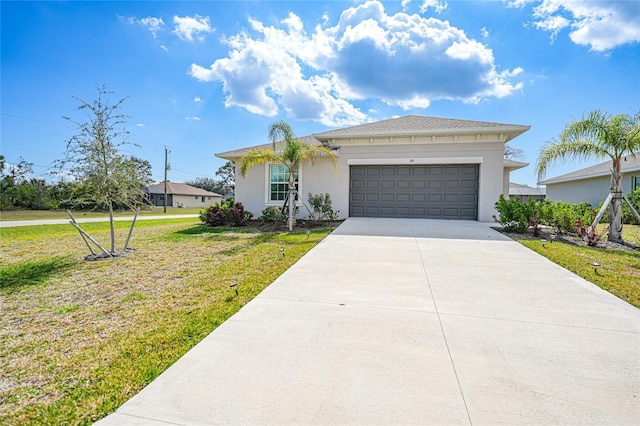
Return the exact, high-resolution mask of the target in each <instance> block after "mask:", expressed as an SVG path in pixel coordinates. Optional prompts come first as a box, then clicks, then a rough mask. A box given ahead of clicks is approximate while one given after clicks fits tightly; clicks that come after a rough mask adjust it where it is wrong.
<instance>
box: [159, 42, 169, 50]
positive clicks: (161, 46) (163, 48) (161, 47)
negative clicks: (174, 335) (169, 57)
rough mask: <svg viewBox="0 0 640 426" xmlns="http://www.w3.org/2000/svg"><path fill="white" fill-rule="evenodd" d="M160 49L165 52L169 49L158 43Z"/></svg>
mask: <svg viewBox="0 0 640 426" xmlns="http://www.w3.org/2000/svg"><path fill="white" fill-rule="evenodd" d="M160 49H162V50H164V51H165V52H168V51H169V49H168V48H167V46H165V45H164V44H161V45H160Z"/></svg>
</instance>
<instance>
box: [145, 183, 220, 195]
mask: <svg viewBox="0 0 640 426" xmlns="http://www.w3.org/2000/svg"><path fill="white" fill-rule="evenodd" d="M149 193H150V194H164V182H159V183H155V184H153V185H149ZM167 194H171V195H193V196H199V197H201V196H206V197H222V195H220V194H216V193H215V192H210V191H206V190H204V189H202V188H196V187H195V186H191V185H187V184H186V183H177V182H169V181H167Z"/></svg>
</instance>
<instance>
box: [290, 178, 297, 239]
mask: <svg viewBox="0 0 640 426" xmlns="http://www.w3.org/2000/svg"><path fill="white" fill-rule="evenodd" d="M295 204H296V187H295V181H294V175H293V169H291V170H290V171H289V232H291V231H293V215H294V212H295V210H296V209H295Z"/></svg>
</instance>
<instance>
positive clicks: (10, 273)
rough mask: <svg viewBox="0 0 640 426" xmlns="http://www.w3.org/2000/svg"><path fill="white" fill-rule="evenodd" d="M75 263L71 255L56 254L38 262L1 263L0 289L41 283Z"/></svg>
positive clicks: (10, 289) (14, 288)
mask: <svg viewBox="0 0 640 426" xmlns="http://www.w3.org/2000/svg"><path fill="white" fill-rule="evenodd" d="M74 263H75V262H74V261H73V260H72V259H71V258H69V257H63V256H56V257H53V258H50V259H46V260H42V261H38V262H23V263H17V264H10V265H7V264H3V265H0V289H1V290H9V291H12V290H17V289H18V288H20V287H22V286H27V285H37V284H41V283H43V282H44V281H45V280H46V279H47V278H49V277H51V276H52V275H55V274H56V273H58V272H61V271H64V270H66V269H69V268H70V267H71V266H72V265H73V264H74Z"/></svg>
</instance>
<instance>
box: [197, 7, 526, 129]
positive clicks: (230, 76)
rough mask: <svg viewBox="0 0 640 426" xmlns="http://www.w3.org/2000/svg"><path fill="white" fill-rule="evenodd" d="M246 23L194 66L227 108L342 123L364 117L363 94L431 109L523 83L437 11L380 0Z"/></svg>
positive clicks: (508, 91)
mask: <svg viewBox="0 0 640 426" xmlns="http://www.w3.org/2000/svg"><path fill="white" fill-rule="evenodd" d="M431 3H434V4H435V2H431ZM437 3H438V4H442V3H444V2H437ZM406 4H408V2H406V3H405V2H403V5H406ZM432 7H435V6H433V5H432ZM249 24H250V29H247V30H245V31H243V32H241V33H239V34H235V35H232V36H229V37H227V38H225V39H223V41H224V42H225V43H226V44H227V46H228V48H229V53H228V55H227V56H226V57H223V58H219V59H216V60H215V61H214V62H213V63H212V64H211V65H210V66H209V67H204V66H202V65H198V64H192V65H191V69H190V74H191V75H192V76H193V77H194V78H196V79H198V80H200V81H220V82H222V85H223V90H224V92H225V93H226V99H225V105H226V106H227V107H232V106H235V107H240V108H244V109H246V110H248V111H250V112H252V113H255V114H261V115H265V116H275V115H277V114H278V113H279V112H280V111H285V112H286V113H287V114H288V115H289V116H291V117H294V118H298V119H309V120H316V121H320V122H322V123H323V124H325V125H329V126H339V125H349V124H356V123H361V122H364V121H366V119H367V117H366V114H365V113H363V112H362V111H360V110H359V109H358V108H357V107H356V106H355V105H354V101H357V100H374V101H376V100H377V101H381V102H383V103H386V104H388V105H395V106H399V107H401V108H405V109H408V108H427V107H428V106H429V105H430V104H431V102H432V101H434V100H439V99H449V100H460V101H463V102H479V101H481V100H482V99H484V98H489V97H502V96H507V95H509V94H511V93H513V92H515V91H518V90H521V88H522V83H520V82H517V81H514V79H515V78H516V76H517V75H518V74H519V72H521V70H520V71H518V70H519V69H515V70H506V71H503V72H501V73H498V72H497V71H496V65H495V59H494V56H493V52H492V50H491V49H490V48H488V47H487V46H486V45H484V44H482V43H481V42H478V41H477V40H473V39H470V38H469V37H467V35H466V34H465V32H464V31H463V30H461V29H459V28H456V27H453V26H451V24H449V22H447V21H441V20H439V19H436V18H427V17H422V16H419V15H416V14H414V15H409V14H406V13H402V12H400V13H396V14H394V15H389V14H387V12H386V11H385V9H384V6H383V5H382V4H381V3H380V2H379V1H376V0H372V1H367V2H366V3H363V4H361V5H359V6H355V7H351V8H348V9H346V10H344V11H343V12H342V14H341V15H340V19H339V21H338V23H337V24H336V25H335V26H328V24H326V23H324V24H319V25H317V26H316V27H315V28H313V30H312V31H308V30H306V29H305V27H304V24H303V22H302V21H301V19H300V18H299V17H298V16H296V15H295V14H293V13H290V14H289V15H288V16H287V17H286V18H285V19H283V20H282V21H281V22H280V25H278V26H267V25H265V24H264V23H262V22H260V21H257V20H255V19H250V20H249Z"/></svg>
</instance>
